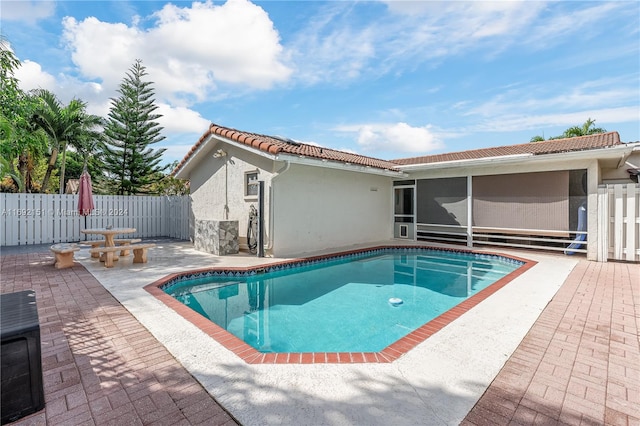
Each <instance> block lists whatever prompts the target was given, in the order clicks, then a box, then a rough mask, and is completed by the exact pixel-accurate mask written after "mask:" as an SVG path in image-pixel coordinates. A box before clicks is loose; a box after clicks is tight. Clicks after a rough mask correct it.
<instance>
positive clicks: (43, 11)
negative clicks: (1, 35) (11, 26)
mask: <svg viewBox="0 0 640 426" xmlns="http://www.w3.org/2000/svg"><path fill="white" fill-rule="evenodd" d="M55 10H56V3H55V2H54V1H50V0H39V1H33V0H20V1H3V2H2V19H3V20H6V21H22V22H27V23H29V24H34V23H36V22H37V21H39V20H41V19H45V18H49V17H51V16H53V14H54V13H55Z"/></svg>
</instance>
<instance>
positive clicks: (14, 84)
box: [0, 38, 46, 192]
mask: <svg viewBox="0 0 640 426" xmlns="http://www.w3.org/2000/svg"><path fill="white" fill-rule="evenodd" d="M19 66H20V61H19V60H18V58H16V57H15V55H14V54H13V51H12V50H11V48H10V46H9V43H8V42H7V41H6V40H5V39H4V38H0V155H1V156H2V158H3V159H5V160H6V163H5V168H6V169H7V174H5V175H4V176H9V177H10V180H12V181H13V182H12V183H11V182H10V183H9V184H8V185H3V188H7V187H12V188H15V189H16V190H19V191H21V192H32V191H34V189H35V186H34V181H33V179H32V172H33V165H34V163H35V162H36V160H37V159H38V158H39V157H40V156H41V155H42V153H43V152H45V150H46V138H45V136H44V134H43V133H42V132H41V131H39V130H38V129H37V128H36V127H35V126H34V125H33V122H32V121H31V116H32V115H33V111H34V109H35V108H36V105H37V102H36V99H35V98H34V97H33V96H31V95H30V94H27V93H25V92H23V91H22V90H21V89H20V87H19V85H18V80H17V79H16V78H15V77H14V73H15V71H16V69H17V68H18V67H19ZM4 176H3V177H4Z"/></svg>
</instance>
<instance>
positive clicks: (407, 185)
mask: <svg viewBox="0 0 640 426" xmlns="http://www.w3.org/2000/svg"><path fill="white" fill-rule="evenodd" d="M638 168H640V143H633V144H624V143H621V142H620V137H619V135H618V133H617V132H609V133H604V134H598V135H591V136H584V137H578V138H571V139H559V140H551V141H543V142H536V143H526V144H520V145H511V146H504V147H496V148H487V149H478V150H470V151H464V152H457V153H448V154H438V155H430V156H422V157H413V158H406V159H399V160H393V161H385V160H380V159H376V158H371V157H366V156H361V155H356V154H351V153H345V152H341V151H336V150H332V149H328V148H323V147H319V146H314V145H308V144H303V143H299V142H295V141H292V140H290V139H286V138H281V137H275V136H267V135H260V134H255V133H250V132H244V131H239V130H235V129H231V128H226V127H223V126H219V125H216V124H211V126H210V127H209V129H208V130H207V131H206V132H205V133H204V134H203V135H202V136H201V137H200V139H199V140H198V142H197V143H196V144H195V145H194V146H193V147H192V149H191V150H190V152H189V153H188V154H187V155H186V156H185V157H184V159H183V160H182V161H181V162H180V163H179V165H178V167H177V168H176V170H175V171H174V175H175V176H176V177H178V178H183V179H189V180H190V185H191V197H192V211H193V218H194V219H195V220H196V221H198V220H210V221H237V223H238V227H239V232H238V233H239V242H240V247H241V248H246V244H247V242H246V236H247V226H248V221H249V214H250V211H251V207H252V206H254V207H256V205H257V203H258V195H257V187H256V186H255V185H252V183H254V182H256V181H263V182H264V192H263V195H264V215H263V221H264V243H265V245H264V248H265V251H266V253H267V254H268V255H273V256H278V257H285V256H298V255H300V254H302V253H305V252H310V251H318V250H325V249H331V248H334V247H344V246H349V245H354V244H364V243H373V242H378V241H386V240H390V239H392V238H401V239H414V240H429V241H440V242H447V243H459V244H465V245H467V246H469V247H474V246H478V245H482V244H491V245H504V246H511V247H531V248H537V247H540V248H545V249H550V250H562V251H564V250H566V249H567V247H568V246H569V245H570V244H571V243H572V242H573V241H574V240H576V239H578V240H579V239H584V240H585V241H582V242H579V243H577V244H575V245H574V246H572V247H573V249H572V251H571V253H586V255H587V258H589V259H592V260H596V259H597V253H596V252H597V247H596V244H595V241H596V239H597V234H598V226H597V224H598V217H597V215H598V213H597V212H598V209H597V205H598V199H597V193H598V187H599V186H601V185H603V184H608V183H618V184H620V183H632V178H633V172H628V171H627V170H635V169H638ZM636 179H637V177H636ZM196 233H197V232H195V231H194V236H193V238H194V239H196V240H197V239H198V238H199V237H198V235H195V234H196ZM605 260H606V259H605Z"/></svg>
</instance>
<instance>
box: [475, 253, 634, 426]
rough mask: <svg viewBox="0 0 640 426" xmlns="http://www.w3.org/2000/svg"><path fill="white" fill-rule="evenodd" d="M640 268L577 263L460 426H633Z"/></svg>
mask: <svg viewBox="0 0 640 426" xmlns="http://www.w3.org/2000/svg"><path fill="white" fill-rule="evenodd" d="M639 328H640V265H638V264H629V263H613V262H609V263H595V262H587V261H581V262H580V263H579V264H578V265H577V266H576V268H575V269H574V270H573V272H572V273H571V275H570V276H569V278H568V279H567V281H565V283H564V284H563V286H562V287H561V288H560V290H559V291H558V293H557V294H556V295H555V297H554V298H553V300H552V301H551V302H550V303H549V305H548V306H547V307H546V309H545V310H544V311H543V312H542V314H541V316H540V318H538V320H537V321H536V323H535V325H534V326H533V327H532V328H531V330H530V331H529V333H528V334H527V336H526V337H525V339H524V340H523V341H522V343H521V344H520V345H519V346H518V349H517V350H516V352H515V353H514V354H513V355H512V356H511V357H510V358H509V360H508V361H507V363H506V364H505V366H504V367H503V368H502V370H501V371H500V373H499V374H498V376H497V377H496V378H495V380H494V381H493V383H492V384H491V386H490V387H489V389H488V390H487V391H486V392H485V394H484V396H483V397H482V398H481V399H480V401H478V403H477V404H476V406H475V407H474V408H473V410H471V412H470V413H469V414H468V415H467V417H466V419H465V421H464V422H463V424H464V425H492V426H493V425H512V424H517V425H520V424H522V425H530V424H541V425H562V424H569V425H624V426H626V425H640V342H639V340H638V336H639V333H638V330H639Z"/></svg>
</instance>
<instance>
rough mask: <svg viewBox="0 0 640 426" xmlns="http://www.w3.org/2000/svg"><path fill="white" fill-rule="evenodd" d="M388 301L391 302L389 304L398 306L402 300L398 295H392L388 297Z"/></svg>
mask: <svg viewBox="0 0 640 426" xmlns="http://www.w3.org/2000/svg"><path fill="white" fill-rule="evenodd" d="M389 303H390V304H391V306H400V305H402V304H403V303H404V302H403V301H402V299H400V298H398V297H392V298H390V299H389Z"/></svg>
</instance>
